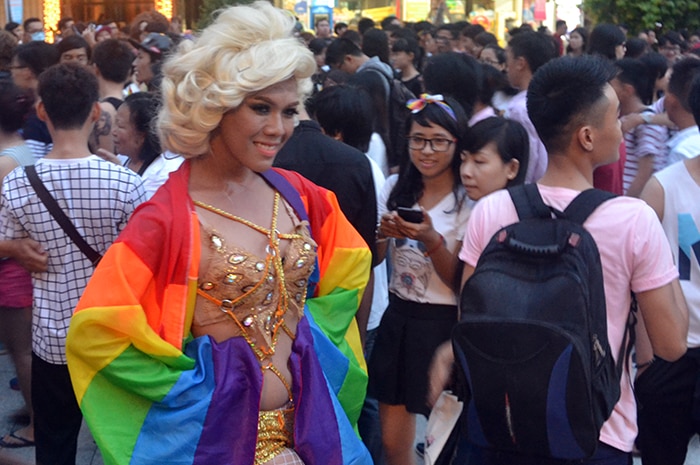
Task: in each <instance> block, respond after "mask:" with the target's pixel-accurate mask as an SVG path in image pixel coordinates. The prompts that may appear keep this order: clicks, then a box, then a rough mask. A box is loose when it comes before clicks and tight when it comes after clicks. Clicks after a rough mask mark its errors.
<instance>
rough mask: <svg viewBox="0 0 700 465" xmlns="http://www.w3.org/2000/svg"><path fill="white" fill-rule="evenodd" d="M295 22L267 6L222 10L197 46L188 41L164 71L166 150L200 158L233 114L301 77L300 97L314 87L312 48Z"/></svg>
mask: <svg viewBox="0 0 700 465" xmlns="http://www.w3.org/2000/svg"><path fill="white" fill-rule="evenodd" d="M293 26H294V19H293V18H292V16H291V15H289V14H287V13H286V12H284V11H282V10H280V9H277V8H274V7H273V6H271V5H270V3H268V2H267V1H257V2H255V3H253V4H251V5H248V6H234V7H230V8H227V9H225V10H222V11H221V12H220V13H219V15H218V16H217V18H216V20H215V21H214V23H213V24H211V25H210V26H209V27H207V28H206V29H204V30H203V31H202V34H201V36H200V37H199V38H197V39H196V40H195V41H194V42H193V43H192V42H190V43H188V42H189V41H183V44H181V46H180V48H179V49H178V51H177V52H176V53H175V54H173V56H172V57H170V58H169V59H168V60H167V61H166V63H165V65H164V66H163V75H164V77H163V84H162V92H163V105H162V108H161V111H160V114H159V116H158V130H159V133H160V138H161V142H162V144H163V145H164V147H165V148H167V149H168V150H170V151H172V152H174V153H178V154H180V155H183V156H184V157H195V156H198V155H201V154H204V153H207V152H208V151H209V139H210V135H211V133H212V131H214V130H215V129H216V128H217V127H218V126H219V123H220V122H221V119H222V117H223V115H224V113H226V112H227V111H229V110H232V109H234V108H236V107H238V106H239V105H240V104H241V103H242V102H243V100H244V99H245V98H246V97H247V96H249V95H250V94H253V93H255V92H259V91H261V90H263V89H266V88H268V87H270V86H272V85H274V84H277V83H279V82H282V81H285V80H287V79H289V78H295V79H296V82H297V89H298V92H299V97H300V98H301V99H303V98H304V96H305V95H306V94H308V93H309V92H310V90H311V80H310V76H311V75H312V74H313V73H314V71H315V70H316V62H315V61H314V58H313V54H312V53H311V51H310V50H309V49H308V48H306V47H305V46H304V44H303V43H302V42H301V41H300V40H299V39H297V38H295V37H294V36H293V35H292V29H293Z"/></svg>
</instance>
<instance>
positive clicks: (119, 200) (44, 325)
mask: <svg viewBox="0 0 700 465" xmlns="http://www.w3.org/2000/svg"><path fill="white" fill-rule="evenodd" d="M36 170H37V173H38V175H39V177H40V178H41V180H42V181H43V183H44V185H45V186H46V189H47V190H48V191H49V192H51V195H52V196H53V197H54V198H55V199H56V201H57V203H58V205H59V206H60V207H61V209H62V210H63V211H64V213H65V214H66V215H67V216H68V217H69V218H70V219H71V221H72V222H73V224H74V225H75V227H76V229H77V230H78V232H80V234H81V235H82V236H83V239H85V241H86V242H87V243H88V244H89V245H90V246H91V247H92V248H94V249H95V250H96V251H98V252H99V253H102V254H103V253H104V252H105V251H106V250H107V248H108V247H109V246H110V245H111V244H112V242H114V240H115V239H116V238H117V235H118V234H119V233H120V232H121V230H122V229H123V228H124V226H125V225H126V222H127V220H128V219H129V217H130V216H131V214H132V213H133V211H134V209H135V208H136V207H137V206H138V205H139V204H141V203H142V202H143V201H144V199H145V192H144V189H143V185H142V182H141V178H140V177H139V176H138V175H137V174H136V173H134V172H132V171H130V170H127V169H125V168H123V167H121V166H117V165H114V164H112V163H109V162H107V161H105V160H102V159H101V158H99V157H97V156H95V155H92V156H89V157H86V158H76V159H46V158H44V159H41V160H39V161H38V162H37V163H36ZM24 237H31V238H32V239H34V240H36V241H38V242H39V243H40V244H41V245H42V246H43V247H44V249H45V250H46V251H47V252H48V254H49V258H48V270H47V271H45V272H41V273H33V275H32V281H33V285H34V316H33V321H32V350H33V351H34V353H36V354H37V355H38V356H39V357H40V358H41V359H42V360H44V361H46V362H48V363H53V364H65V363H66V355H65V343H66V333H67V331H68V324H69V323H70V318H71V316H72V314H73V309H75V307H76V305H77V304H78V299H79V298H80V295H81V294H82V292H83V289H84V288H85V286H86V285H87V282H88V280H89V279H90V277H91V276H92V272H93V265H92V263H90V261H89V260H88V259H87V257H85V255H83V253H82V252H81V251H80V249H79V248H78V246H76V245H75V244H74V243H73V241H72V240H71V239H70V238H69V237H68V236H67V235H66V234H65V233H64V232H63V230H62V229H61V227H60V226H59V225H58V223H56V221H55V220H54V219H53V217H52V216H51V215H50V213H49V212H48V210H47V209H46V207H45V206H44V204H43V203H42V202H41V200H39V198H38V197H37V195H36V193H35V192H34V189H33V188H32V186H31V184H30V183H29V180H28V179H27V177H26V175H25V173H24V169H23V168H21V167H20V168H16V169H15V170H13V171H12V172H11V173H10V174H9V175H7V177H6V178H5V180H4V181H3V186H2V197H1V198H0V238H2V239H19V238H24Z"/></svg>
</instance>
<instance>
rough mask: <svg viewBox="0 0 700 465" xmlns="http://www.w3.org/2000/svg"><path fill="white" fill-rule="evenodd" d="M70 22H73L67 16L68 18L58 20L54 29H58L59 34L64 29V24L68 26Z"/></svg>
mask: <svg viewBox="0 0 700 465" xmlns="http://www.w3.org/2000/svg"><path fill="white" fill-rule="evenodd" d="M71 21H73V18H71V17H69V16H68V17H65V18H61V19H59V20H58V24H57V25H56V29H58V30H59V32H60V31H61V30H62V29H63V28H64V27H66V24H68V23H69V22H71ZM69 50H70V49H69Z"/></svg>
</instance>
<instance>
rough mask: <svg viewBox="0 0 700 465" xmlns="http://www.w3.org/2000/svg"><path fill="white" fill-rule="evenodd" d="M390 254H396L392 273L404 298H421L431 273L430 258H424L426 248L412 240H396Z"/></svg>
mask: <svg viewBox="0 0 700 465" xmlns="http://www.w3.org/2000/svg"><path fill="white" fill-rule="evenodd" d="M394 245H395V246H394V250H393V251H392V253H394V254H396V257H395V260H394V270H393V271H392V273H393V274H394V276H395V277H398V279H396V280H395V282H396V284H397V286H398V287H399V288H400V289H401V294H403V295H404V296H405V297H408V298H410V297H417V298H420V297H423V296H425V293H426V291H427V289H428V283H429V282H430V278H431V276H432V273H433V267H432V266H431V263H430V258H428V257H426V256H425V252H426V250H427V249H426V247H425V244H423V243H422V242H420V241H415V240H413V239H396V240H395V244H394Z"/></svg>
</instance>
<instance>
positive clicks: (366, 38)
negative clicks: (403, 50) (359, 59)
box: [362, 29, 389, 64]
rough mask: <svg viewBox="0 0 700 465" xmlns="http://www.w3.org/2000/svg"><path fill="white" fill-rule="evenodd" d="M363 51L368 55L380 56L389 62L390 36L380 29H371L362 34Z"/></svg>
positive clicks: (384, 61)
mask: <svg viewBox="0 0 700 465" xmlns="http://www.w3.org/2000/svg"><path fill="white" fill-rule="evenodd" d="M362 53H364V54H365V55H367V56H368V57H370V58H371V57H378V58H379V60H380V61H382V62H383V63H386V64H389V37H387V35H386V32H384V31H380V30H379V29H369V30H368V31H367V32H365V33H364V34H362Z"/></svg>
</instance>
